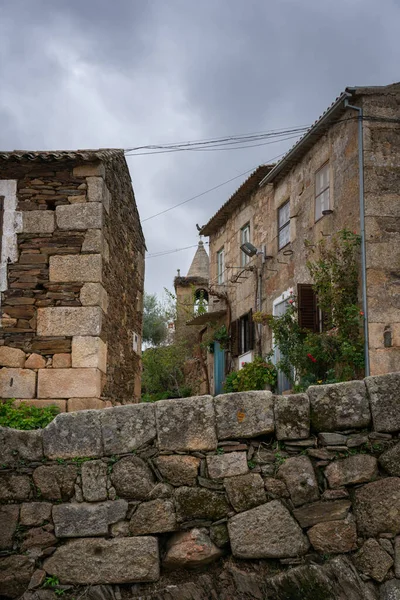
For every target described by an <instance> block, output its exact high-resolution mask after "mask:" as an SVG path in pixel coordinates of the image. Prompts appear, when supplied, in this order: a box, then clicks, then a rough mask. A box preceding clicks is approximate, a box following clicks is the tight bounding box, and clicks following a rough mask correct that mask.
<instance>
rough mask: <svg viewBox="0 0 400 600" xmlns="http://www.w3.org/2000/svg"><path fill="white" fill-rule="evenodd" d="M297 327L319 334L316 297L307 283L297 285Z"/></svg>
mask: <svg viewBox="0 0 400 600" xmlns="http://www.w3.org/2000/svg"><path fill="white" fill-rule="evenodd" d="M297 302H298V318H299V325H300V327H301V328H302V329H310V330H311V331H313V332H315V333H318V332H319V319H318V306H317V296H316V294H315V292H314V290H313V286H312V285H311V284H309V283H299V284H298V285H297Z"/></svg>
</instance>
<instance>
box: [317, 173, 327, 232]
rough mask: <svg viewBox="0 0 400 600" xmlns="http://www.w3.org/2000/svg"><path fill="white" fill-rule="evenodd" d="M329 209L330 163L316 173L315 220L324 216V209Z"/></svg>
mask: <svg viewBox="0 0 400 600" xmlns="http://www.w3.org/2000/svg"><path fill="white" fill-rule="evenodd" d="M328 209H329V163H326V165H324V166H323V167H322V168H321V169H320V170H319V171H317V172H316V174H315V220H316V221H318V220H319V219H321V217H323V216H324V215H323V214H322V211H323V210H328Z"/></svg>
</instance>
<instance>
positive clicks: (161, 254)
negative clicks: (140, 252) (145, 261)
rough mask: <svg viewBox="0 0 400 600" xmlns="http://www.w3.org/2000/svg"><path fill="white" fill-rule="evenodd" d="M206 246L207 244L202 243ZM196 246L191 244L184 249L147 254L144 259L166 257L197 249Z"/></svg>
mask: <svg viewBox="0 0 400 600" xmlns="http://www.w3.org/2000/svg"><path fill="white" fill-rule="evenodd" d="M204 243H205V244H208V242H204ZM197 246H198V244H193V245H192V246H185V247H184V248H175V250H161V251H160V252H154V253H153V254H148V255H147V256H146V258H158V257H160V256H166V255H167V254H173V253H175V252H181V250H188V249H189V248H197Z"/></svg>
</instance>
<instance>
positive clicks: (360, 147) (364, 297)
mask: <svg viewBox="0 0 400 600" xmlns="http://www.w3.org/2000/svg"><path fill="white" fill-rule="evenodd" d="M344 106H345V108H350V109H352V110H356V111H357V112H358V177H359V195H360V234H361V287H362V307H363V313H364V360H365V377H368V376H369V374H370V367H369V344H368V337H369V335H368V302H367V264H366V244H365V199H364V141H363V116H364V115H363V109H362V108H361V107H360V106H354V105H353V104H350V103H349V100H348V98H346V99H345V101H344Z"/></svg>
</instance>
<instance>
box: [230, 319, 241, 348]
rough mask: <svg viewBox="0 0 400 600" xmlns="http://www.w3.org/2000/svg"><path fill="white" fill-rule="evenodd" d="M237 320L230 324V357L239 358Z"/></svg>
mask: <svg viewBox="0 0 400 600" xmlns="http://www.w3.org/2000/svg"><path fill="white" fill-rule="evenodd" d="M239 338H240V332H239V319H237V320H236V321H232V323H231V353H232V356H234V357H235V356H239Z"/></svg>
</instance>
